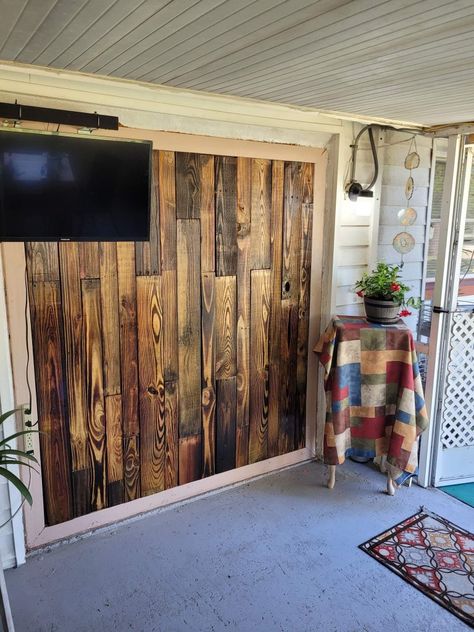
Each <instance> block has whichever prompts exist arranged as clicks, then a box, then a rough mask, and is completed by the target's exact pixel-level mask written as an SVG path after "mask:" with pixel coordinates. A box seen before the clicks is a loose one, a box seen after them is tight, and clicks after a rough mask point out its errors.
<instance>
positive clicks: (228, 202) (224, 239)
mask: <svg viewBox="0 0 474 632" xmlns="http://www.w3.org/2000/svg"><path fill="white" fill-rule="evenodd" d="M215 171H216V176H215V186H216V275H217V276H234V275H235V274H236V272H237V159H236V158H233V157H228V156H216V158H215Z"/></svg>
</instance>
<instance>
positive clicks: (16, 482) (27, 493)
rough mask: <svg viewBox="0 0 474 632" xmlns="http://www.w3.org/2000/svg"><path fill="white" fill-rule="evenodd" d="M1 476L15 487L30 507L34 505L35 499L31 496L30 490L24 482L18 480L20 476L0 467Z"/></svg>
mask: <svg viewBox="0 0 474 632" xmlns="http://www.w3.org/2000/svg"><path fill="white" fill-rule="evenodd" d="M0 476H3V477H5V478H6V479H7V480H8V481H10V483H11V484H12V485H14V486H15V487H16V488H17V490H18V491H19V492H20V494H21V495H22V496H23V498H24V499H25V500H26V501H27V503H28V504H29V505H32V504H33V498H32V496H31V494H30V490H29V489H28V487H27V486H26V485H25V484H24V483H23V481H22V480H21V479H19V478H18V476H16V475H15V474H13V472H10V470H7V469H6V468H5V467H0Z"/></svg>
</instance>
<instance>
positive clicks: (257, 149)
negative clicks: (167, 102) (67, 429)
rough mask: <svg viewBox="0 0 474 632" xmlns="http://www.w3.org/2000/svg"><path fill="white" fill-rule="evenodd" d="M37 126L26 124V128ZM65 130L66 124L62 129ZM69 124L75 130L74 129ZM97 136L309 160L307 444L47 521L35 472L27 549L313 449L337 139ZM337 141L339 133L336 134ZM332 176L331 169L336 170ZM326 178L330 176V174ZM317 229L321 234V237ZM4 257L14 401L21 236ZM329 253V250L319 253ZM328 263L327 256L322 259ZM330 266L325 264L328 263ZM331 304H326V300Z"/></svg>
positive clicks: (278, 465)
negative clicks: (321, 144) (308, 143)
mask: <svg viewBox="0 0 474 632" xmlns="http://www.w3.org/2000/svg"><path fill="white" fill-rule="evenodd" d="M35 127H36V129H38V126H34V125H33V124H32V125H31V129H35ZM64 131H65V132H66V131H67V132H69V131H70V130H67V129H65V130H64ZM72 131H75V130H72ZM100 135H101V136H111V137H115V138H130V139H138V140H140V139H147V140H152V141H153V148H154V149H161V150H169V151H185V152H195V153H208V154H214V155H228V156H246V157H252V158H267V159H273V160H287V161H288V160H295V161H301V162H312V163H313V164H314V165H315V170H314V171H315V181H314V192H315V195H314V212H313V233H312V235H313V237H312V274H311V282H310V287H311V290H310V292H311V296H310V315H309V323H310V325H309V326H310V336H309V341H308V368H307V405H306V445H305V447H304V448H303V449H300V450H296V451H294V452H290V453H288V454H285V455H282V456H278V457H274V458H271V459H267V460H264V461H260V462H258V463H255V464H251V465H247V466H243V467H240V468H236V469H234V470H231V471H228V472H224V473H222V474H215V475H213V476H211V477H208V478H205V479H202V480H199V481H194V482H192V483H188V484H185V485H181V486H178V487H175V488H172V489H168V490H164V491H162V492H159V493H157V494H154V495H151V496H145V497H143V498H139V499H136V500H132V501H129V502H126V503H123V504H121V505H117V506H115V507H110V508H107V509H103V510H100V511H96V512H93V513H90V514H87V515H85V516H81V517H78V518H74V519H72V520H69V521H67V522H64V523H61V524H58V525H54V526H46V525H45V516H44V509H43V489H42V479H41V474H35V475H33V477H32V481H31V491H32V495H33V498H34V502H33V506H32V507H25V509H24V521H25V536H26V546H27V549H28V550H32V549H35V548H41V547H44V546H45V545H48V544H51V543H52V542H56V541H60V540H66V539H68V538H71V537H73V536H77V535H78V534H81V533H85V532H88V531H91V530H94V529H98V528H105V527H107V526H109V525H111V524H114V523H116V522H121V521H124V520H127V519H133V518H135V517H136V516H137V515H140V514H143V513H145V512H150V511H158V510H160V509H161V508H163V507H165V506H168V505H170V504H175V503H179V502H183V501H186V500H189V499H192V498H195V497H197V496H199V495H201V494H204V493H207V492H210V491H214V490H217V489H220V488H223V487H227V486H232V485H235V484H238V483H240V482H242V481H245V480H248V479H249V478H253V477H258V476H262V475H264V474H267V473H269V472H272V471H275V470H279V469H282V468H285V467H288V466H291V465H295V464H297V463H302V462H305V461H308V460H310V459H313V458H314V456H315V444H316V424H317V415H316V412H317V410H318V407H319V406H318V399H317V398H318V389H317V388H315V387H314V385H315V384H317V383H318V376H319V368H318V363H317V359H316V358H315V357H313V355H314V354H312V353H311V352H310V350H311V349H312V348H313V346H314V343H315V340H314V339H315V338H316V339H317V337H318V336H319V333H320V328H321V317H322V313H324V312H323V310H326V309H327V308H326V307H324V306H323V305H322V302H323V301H322V298H323V297H324V296H325V295H327V294H328V292H329V291H330V290H328V288H331V286H332V269H328V266H327V265H324V266H323V261H325V259H324V258H323V247H322V246H323V244H324V247H325V250H326V251H327V250H328V249H329V250H331V251H332V250H333V247H334V230H335V226H329V230H326V227H327V223H326V224H325V221H326V222H327V221H328V217H331V218H333V217H334V215H335V211H334V209H335V206H336V196H337V191H338V189H339V187H338V186H329V190H328V192H327V194H326V166H327V163H328V157H329V159H330V160H331V163H332V166H333V169H334V166H335V167H336V169H335V172H336V174H337V173H338V172H339V169H338V168H337V166H338V165H339V163H340V156H339V149H340V143H339V142H334V143H332V144H331V143H330V146H329V148H328V149H327V150H326V149H323V148H318V147H303V146H293V145H283V144H270V143H264V142H260V141H247V140H241V141H240V140H231V139H224V138H217V137H216V138H214V137H205V136H194V135H187V134H178V133H172V132H159V131H150V130H141V129H130V128H125V129H120V130H119V131H118V132H106V131H104V133H102V132H101V134H100ZM335 136H336V138H337V140H338V141H339V134H337V135H335ZM335 177H337V176H335ZM331 180H334V178H332V179H331ZM323 235H324V237H325V239H324V240H323ZM2 255H3V262H4V279H5V286H6V296H7V310H8V328H9V334H10V349H11V355H12V369H13V382H14V386H15V400H16V402H17V405H18V404H21V403H23V402H25V401H27V399H28V396H27V386H26V379H25V366H26V352H25V349H24V348H25V339H26V337H27V336H28V338H29V342H30V349H32V348H33V347H32V341H31V324H30V322H29V310H28V314H27V322H25V316H24V311H25V303H26V300H27V297H26V288H25V283H24V271H25V266H26V261H25V255H24V246H23V244H19V243H4V244H2ZM324 256H326V257H327V252H326V253H325V255H324ZM326 263H327V258H326ZM329 268H330V266H329ZM329 309H330V307H329ZM29 380H30V384H31V386H32V391H33V402H32V415H33V418H37V406H36V388H35V376H34V363H33V362H32V361H31V362H30V366H29ZM33 441H34V449H35V454H36V455H40V450H39V439H38V436H37V435H35V436H34V439H33Z"/></svg>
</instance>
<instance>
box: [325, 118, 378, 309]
mask: <svg viewBox="0 0 474 632" xmlns="http://www.w3.org/2000/svg"><path fill="white" fill-rule="evenodd" d="M361 128H362V125H359V124H353V123H344V132H343V135H342V138H341V143H342V147H341V154H342V172H341V178H340V182H339V187H340V193H341V192H343V191H344V185H345V183H346V182H348V180H349V174H350V167H351V153H352V150H351V147H350V146H351V144H352V143H353V141H354V138H355V136H356V135H357V134H358V132H359V130H360V129H361ZM376 142H377V144H378V146H379V150H378V151H379V160H380V159H381V158H383V153H382V152H383V134H382V133H379V134H377V135H376ZM373 173H374V167H373V162H372V155H371V151H370V145H369V142H368V137H367V134H364V135H363V136H362V138H361V140H360V144H359V151H358V155H357V168H356V173H355V179H356V180H357V181H358V182H360V183H361V184H364V185H366V184H368V183H369V182H370V181H371V179H372V176H373ZM380 183H381V177H380V175H379V178H378V180H377V183H376V185H375V187H374V197H373V198H359V199H358V200H357V202H352V201H351V200H349V198H348V197H347V196H346V195H345V193H344V194H342V193H341V195H340V200H339V204H338V209H337V226H336V244H335V286H336V287H335V292H336V296H335V305H336V310H335V311H336V312H337V313H338V314H362V313H363V311H364V308H363V305H362V300H361V299H360V298H359V297H358V296H357V295H356V294H355V292H354V283H355V282H356V281H357V280H358V279H359V278H360V277H361V275H362V274H363V272H365V271H366V270H367V269H368V267H370V266H371V265H373V264H374V263H375V260H376V257H377V235H378V219H379V204H380Z"/></svg>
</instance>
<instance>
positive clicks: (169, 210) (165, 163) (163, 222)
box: [158, 151, 176, 270]
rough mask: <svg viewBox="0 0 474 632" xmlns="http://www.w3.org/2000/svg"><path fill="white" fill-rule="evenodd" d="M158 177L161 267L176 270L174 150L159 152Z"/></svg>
mask: <svg viewBox="0 0 474 632" xmlns="http://www.w3.org/2000/svg"><path fill="white" fill-rule="evenodd" d="M158 177H159V185H158V186H159V206H160V226H159V229H160V244H161V245H160V248H161V267H162V270H176V182H175V155H174V152H172V151H160V152H159V157H158Z"/></svg>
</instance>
